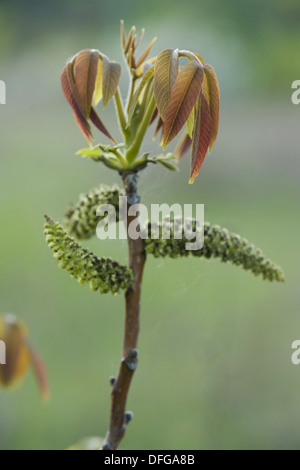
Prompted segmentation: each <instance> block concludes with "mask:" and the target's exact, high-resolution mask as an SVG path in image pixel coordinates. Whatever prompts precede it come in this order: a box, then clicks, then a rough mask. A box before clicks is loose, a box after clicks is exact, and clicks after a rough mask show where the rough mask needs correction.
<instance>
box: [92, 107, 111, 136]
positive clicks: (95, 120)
mask: <svg viewBox="0 0 300 470" xmlns="http://www.w3.org/2000/svg"><path fill="white" fill-rule="evenodd" d="M90 119H91V121H92V123H93V124H94V125H95V126H96V127H97V129H99V131H100V132H102V133H103V134H104V135H106V137H108V138H109V139H110V140H111V141H112V142H113V143H114V144H115V143H116V141H115V139H114V138H113V137H112V136H111V135H110V133H109V131H108V130H107V129H106V127H105V125H104V124H103V122H102V121H101V119H100V118H99V116H98V114H97V113H96V111H95V110H94V108H91V114H90Z"/></svg>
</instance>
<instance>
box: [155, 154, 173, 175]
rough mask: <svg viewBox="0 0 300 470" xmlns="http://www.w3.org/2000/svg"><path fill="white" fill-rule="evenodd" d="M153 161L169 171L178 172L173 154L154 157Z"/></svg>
mask: <svg viewBox="0 0 300 470" xmlns="http://www.w3.org/2000/svg"><path fill="white" fill-rule="evenodd" d="M153 160H155V161H157V162H158V163H160V164H161V165H163V166H164V167H166V168H168V170H171V171H178V166H177V165H176V157H175V155H174V154H173V153H167V155H164V154H161V155H159V156H158V157H154V158H153Z"/></svg>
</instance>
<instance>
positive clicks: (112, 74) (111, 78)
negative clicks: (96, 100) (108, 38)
mask: <svg viewBox="0 0 300 470" xmlns="http://www.w3.org/2000/svg"><path fill="white" fill-rule="evenodd" d="M120 76H121V66H120V64H118V63H117V62H110V60H109V59H108V58H107V57H106V56H105V55H103V78H102V80H103V81H102V94H103V107H104V108H105V107H106V105H107V104H108V102H109V101H110V99H111V98H112V97H113V96H114V94H115V93H116V91H117V88H118V85H119V80H120Z"/></svg>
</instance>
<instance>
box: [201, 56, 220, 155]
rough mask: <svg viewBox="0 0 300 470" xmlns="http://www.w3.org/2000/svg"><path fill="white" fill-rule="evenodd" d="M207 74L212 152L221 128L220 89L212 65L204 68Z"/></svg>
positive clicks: (206, 89) (206, 95)
mask: <svg viewBox="0 0 300 470" xmlns="http://www.w3.org/2000/svg"><path fill="white" fill-rule="evenodd" d="M204 73H205V78H206V80H205V82H206V85H207V86H206V87H205V91H206V93H205V97H206V99H207V102H208V106H209V110H210V115H211V119H212V136H211V141H210V144H209V151H210V152H211V150H212V148H213V146H214V143H215V141H216V139H217V135H218V128H219V113H220V88H219V82H218V79H217V75H216V73H215V71H214V69H213V68H212V66H211V65H208V64H207V65H205V66H204Z"/></svg>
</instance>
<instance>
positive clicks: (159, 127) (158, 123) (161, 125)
mask: <svg viewBox="0 0 300 470" xmlns="http://www.w3.org/2000/svg"><path fill="white" fill-rule="evenodd" d="M163 126H164V121H163V120H162V118H161V117H159V119H158V121H157V125H156V128H155V131H154V139H156V136H157V134H158V133H159V131H160V130H163Z"/></svg>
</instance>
